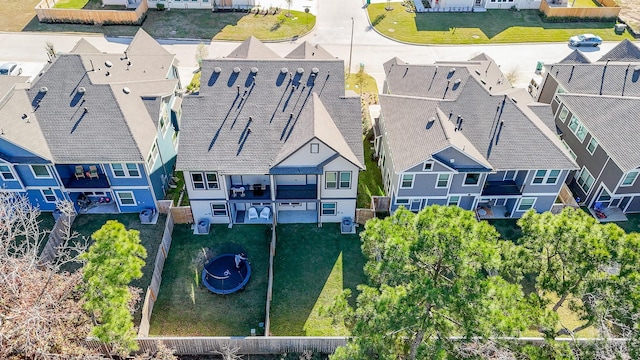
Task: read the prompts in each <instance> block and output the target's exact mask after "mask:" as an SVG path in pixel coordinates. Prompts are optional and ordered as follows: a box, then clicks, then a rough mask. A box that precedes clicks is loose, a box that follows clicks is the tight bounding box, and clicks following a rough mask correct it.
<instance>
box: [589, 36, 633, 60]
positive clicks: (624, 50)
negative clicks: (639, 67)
mask: <svg viewBox="0 0 640 360" xmlns="http://www.w3.org/2000/svg"><path fill="white" fill-rule="evenodd" d="M607 60H611V61H635V62H638V61H640V49H639V48H638V47H637V46H636V45H635V44H634V43H632V42H631V41H630V40H629V39H624V40H622V41H621V42H620V43H619V44H618V45H616V46H615V47H614V48H613V49H611V50H609V52H608V53H606V54H604V55H602V57H601V58H600V60H598V61H607Z"/></svg>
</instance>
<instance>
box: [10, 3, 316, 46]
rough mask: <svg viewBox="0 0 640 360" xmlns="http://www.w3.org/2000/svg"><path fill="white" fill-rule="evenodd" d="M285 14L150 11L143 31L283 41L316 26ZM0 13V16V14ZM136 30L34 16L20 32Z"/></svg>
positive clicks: (303, 16) (132, 32)
mask: <svg viewBox="0 0 640 360" xmlns="http://www.w3.org/2000/svg"><path fill="white" fill-rule="evenodd" d="M70 1H80V0H70ZM93 1H96V0H90V2H89V4H91V3H92V2H93ZM284 13H285V11H282V12H281V13H280V14H278V15H256V14H247V13H241V12H224V13H221V12H212V11H211V10H206V9H203V10H195V9H185V10H180V9H172V10H170V11H158V10H156V9H149V11H147V17H146V19H145V20H144V23H143V24H142V28H143V29H144V30H145V31H146V32H148V33H149V34H150V35H151V36H152V37H153V38H156V39H164V38H193V39H208V40H210V39H212V38H215V39H216V40H245V39H247V38H248V37H249V36H250V35H253V36H255V37H257V38H258V39H260V40H283V39H290V38H292V37H294V36H302V35H304V34H306V33H307V32H309V31H311V29H312V28H313V26H315V19H316V18H315V16H314V15H313V14H309V15H308V19H307V14H305V13H304V12H296V11H292V12H291V13H292V14H293V16H292V17H291V18H284V15H283V14H284ZM0 14H2V12H1V11H0ZM283 18H284V20H283ZM307 20H308V23H307ZM14 27H15V26H14ZM138 28H139V26H134V25H109V26H95V25H79V24H44V23H40V22H39V21H38V19H37V18H35V17H34V18H33V19H31V21H30V22H29V23H28V24H27V25H26V26H25V27H24V29H23V30H25V31H46V32H79V33H102V34H105V35H106V36H133V35H135V33H136V31H137V30H138ZM1 30H3V27H2V26H0V31H1Z"/></svg>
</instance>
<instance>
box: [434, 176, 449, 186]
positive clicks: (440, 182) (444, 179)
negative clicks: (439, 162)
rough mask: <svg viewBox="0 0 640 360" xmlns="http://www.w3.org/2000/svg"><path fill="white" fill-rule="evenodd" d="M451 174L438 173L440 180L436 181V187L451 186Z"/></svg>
mask: <svg viewBox="0 0 640 360" xmlns="http://www.w3.org/2000/svg"><path fill="white" fill-rule="evenodd" d="M450 177H451V176H450V174H438V180H437V181H436V189H446V188H448V187H449V178H450Z"/></svg>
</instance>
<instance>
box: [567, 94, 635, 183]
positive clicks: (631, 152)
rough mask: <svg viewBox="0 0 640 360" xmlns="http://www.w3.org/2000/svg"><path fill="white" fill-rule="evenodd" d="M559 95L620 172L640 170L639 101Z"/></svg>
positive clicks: (623, 98) (607, 97) (622, 98)
mask: <svg viewBox="0 0 640 360" xmlns="http://www.w3.org/2000/svg"><path fill="white" fill-rule="evenodd" d="M558 96H559V98H560V100H561V101H562V103H563V104H565V105H566V106H567V107H568V108H569V109H570V110H571V112H572V113H573V114H575V115H576V116H577V117H578V119H579V120H580V122H582V123H583V124H584V125H585V126H586V127H587V130H588V131H589V133H590V134H592V135H593V136H595V138H596V140H597V141H598V144H600V146H602V147H603V149H604V150H605V151H606V152H607V154H608V155H609V156H610V157H611V159H612V160H613V161H614V162H615V163H616V164H618V166H619V167H620V169H621V170H622V171H624V172H627V171H630V170H633V169H636V168H638V167H640V141H638V119H640V110H639V109H640V99H639V98H632V97H613V96H594V95H573V94H558ZM593 109H606V111H593Z"/></svg>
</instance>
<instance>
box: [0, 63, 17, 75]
mask: <svg viewBox="0 0 640 360" xmlns="http://www.w3.org/2000/svg"><path fill="white" fill-rule="evenodd" d="M20 74H22V67H20V65H18V64H16V63H6V64H2V66H0V75H15V76H18V75H20Z"/></svg>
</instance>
